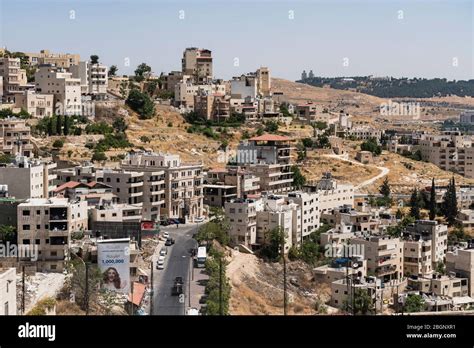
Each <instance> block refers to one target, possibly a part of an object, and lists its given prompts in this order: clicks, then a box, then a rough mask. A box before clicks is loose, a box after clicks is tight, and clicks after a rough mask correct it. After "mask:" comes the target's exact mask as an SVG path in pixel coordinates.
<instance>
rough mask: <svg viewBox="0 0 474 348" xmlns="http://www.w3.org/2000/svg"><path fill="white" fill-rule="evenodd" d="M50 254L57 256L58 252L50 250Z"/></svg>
mask: <svg viewBox="0 0 474 348" xmlns="http://www.w3.org/2000/svg"><path fill="white" fill-rule="evenodd" d="M50 255H51V256H58V252H57V251H51V253H50Z"/></svg>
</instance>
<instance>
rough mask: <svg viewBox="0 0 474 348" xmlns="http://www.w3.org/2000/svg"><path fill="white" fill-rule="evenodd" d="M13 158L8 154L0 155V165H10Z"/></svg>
mask: <svg viewBox="0 0 474 348" xmlns="http://www.w3.org/2000/svg"><path fill="white" fill-rule="evenodd" d="M13 159H14V157H13V156H12V155H10V154H9V153H2V154H0V163H11V162H12V161H13Z"/></svg>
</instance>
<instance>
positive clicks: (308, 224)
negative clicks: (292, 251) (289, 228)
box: [286, 192, 320, 244]
mask: <svg viewBox="0 0 474 348" xmlns="http://www.w3.org/2000/svg"><path fill="white" fill-rule="evenodd" d="M286 200H287V202H288V203H291V202H293V203H296V204H298V207H299V209H300V218H301V221H300V224H301V237H302V238H303V239H304V238H305V237H306V236H308V235H309V234H310V233H311V232H314V231H315V230H316V229H317V228H318V227H319V219H320V215H319V195H318V194H317V193H307V192H289V193H288V195H287V197H286ZM297 242H298V244H300V243H301V242H302V240H298V241H297Z"/></svg>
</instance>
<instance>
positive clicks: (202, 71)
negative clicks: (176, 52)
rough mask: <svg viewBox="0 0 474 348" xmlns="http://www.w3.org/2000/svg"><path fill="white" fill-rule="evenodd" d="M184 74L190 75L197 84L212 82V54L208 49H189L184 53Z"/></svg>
mask: <svg viewBox="0 0 474 348" xmlns="http://www.w3.org/2000/svg"><path fill="white" fill-rule="evenodd" d="M181 63H182V69H181V71H182V73H183V75H190V76H192V78H193V81H194V82H195V83H198V84H200V83H207V82H208V81H210V80H212V52H211V51H210V50H207V49H202V48H196V47H189V48H186V49H185V50H184V52H183V59H182V61H181Z"/></svg>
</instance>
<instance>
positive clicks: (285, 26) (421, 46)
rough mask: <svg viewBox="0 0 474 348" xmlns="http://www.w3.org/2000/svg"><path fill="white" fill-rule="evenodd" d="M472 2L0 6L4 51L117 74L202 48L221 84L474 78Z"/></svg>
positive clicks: (54, 0) (171, 61)
mask: <svg viewBox="0 0 474 348" xmlns="http://www.w3.org/2000/svg"><path fill="white" fill-rule="evenodd" d="M473 1H474V0H446V1H435V0H432V1H418V0H407V1H386V0H372V1H368V0H360V1H357V0H326V1H318V0H314V1H310V0H308V1H294V0H293V1H268V0H267V1H264V0H260V1H258V0H256V1H255V0H254V1H244V0H234V1H232V0H227V1H225V0H223V1H217V0H214V1H209V0H199V1H198V0H196V1H179V0H177V1H164V0H126V1H125V0H121V1H117V0H71V1H67V0H41V1H40V0H0V3H1V7H0V46H6V47H7V48H8V49H9V50H13V51H26V52H28V51H39V50H40V49H50V50H52V51H53V52H70V53H73V52H74V53H76V52H77V53H79V54H80V55H81V57H82V58H84V59H87V58H88V57H89V56H90V55H91V54H97V55H99V57H100V60H101V61H102V62H103V63H105V64H107V65H112V64H115V65H117V66H118V68H119V73H120V74H128V73H132V72H133V70H134V69H135V67H136V66H137V65H138V64H139V63H141V62H146V63H148V64H149V65H151V67H152V69H153V71H154V72H155V73H160V72H161V71H164V72H166V71H170V70H179V69H180V68H181V56H182V51H183V49H184V48H185V47H191V46H196V47H202V48H208V49H210V50H212V53H213V56H214V76H215V77H219V78H230V77H232V76H235V75H239V74H242V73H245V72H249V71H255V70H256V68H258V67H259V66H261V65H264V66H268V67H269V68H270V69H271V73H272V75H273V76H277V77H283V78H288V79H291V80H295V79H299V78H300V74H301V71H302V70H303V69H306V70H307V71H309V70H310V69H313V71H314V73H315V75H317V76H353V75H377V76H386V75H390V76H395V77H401V76H405V77H446V78H448V79H473V78H474V41H473V37H474V34H473V32H474V20H473V18H474V5H473ZM71 11H74V12H71ZM180 11H181V12H180ZM182 11H184V12H182ZM290 11H293V12H290ZM401 11H402V12H401ZM180 15H181V16H182V15H184V19H181V18H180ZM291 15H293V19H291V18H290V17H291ZM71 17H74V18H71ZM400 17H402V18H400ZM127 58H128V59H129V61H130V66H129V67H127V66H125V62H126V59H127ZM235 58H238V63H239V64H238V66H235V65H234V62H235V60H236V59H235ZM345 58H347V59H345ZM344 62H346V63H347V62H348V66H344V65H343V63H344ZM456 64H457V66H456Z"/></svg>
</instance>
